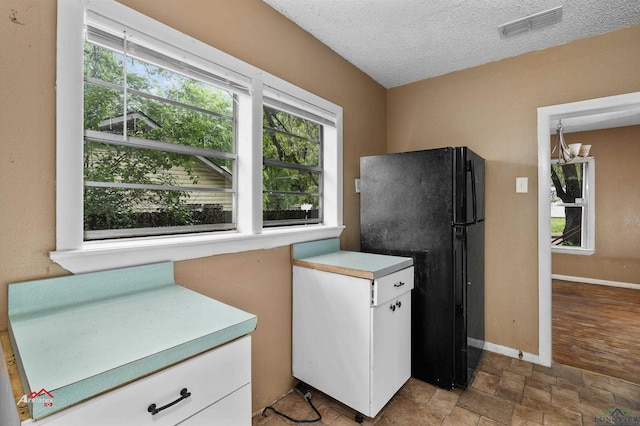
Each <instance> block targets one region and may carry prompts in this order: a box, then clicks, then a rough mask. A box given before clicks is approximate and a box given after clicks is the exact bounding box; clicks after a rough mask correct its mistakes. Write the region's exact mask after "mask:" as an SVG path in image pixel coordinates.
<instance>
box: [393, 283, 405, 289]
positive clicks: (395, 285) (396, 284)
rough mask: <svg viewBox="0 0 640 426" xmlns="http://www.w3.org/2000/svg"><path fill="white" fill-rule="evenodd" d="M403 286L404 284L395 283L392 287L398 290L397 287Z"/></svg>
mask: <svg viewBox="0 0 640 426" xmlns="http://www.w3.org/2000/svg"><path fill="white" fill-rule="evenodd" d="M403 285H404V283H403V282H402V281H400V282H397V283H395V284H394V285H393V286H394V287H396V288H398V287H402V286H403Z"/></svg>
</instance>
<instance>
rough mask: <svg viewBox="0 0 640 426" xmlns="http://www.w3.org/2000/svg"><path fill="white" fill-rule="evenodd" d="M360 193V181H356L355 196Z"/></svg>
mask: <svg viewBox="0 0 640 426" xmlns="http://www.w3.org/2000/svg"><path fill="white" fill-rule="evenodd" d="M359 193H360V179H356V194H359Z"/></svg>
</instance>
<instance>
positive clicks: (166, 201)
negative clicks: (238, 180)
mask: <svg viewBox="0 0 640 426" xmlns="http://www.w3.org/2000/svg"><path fill="white" fill-rule="evenodd" d="M213 197H215V198H213ZM231 203H232V194H230V193H206V192H200V191H165V190H149V189H123V188H95V187H85V206H84V210H85V211H84V230H85V232H86V231H103V230H122V229H135V228H155V227H170V226H196V225H207V224H231V223H232V222H233V218H232V213H231V211H230V209H227V208H225V206H226V205H229V204H231ZM182 232H193V231H192V230H190V229H184V230H183V231H182ZM153 234H155V233H154V232H153V231H148V232H140V233H136V234H132V235H153Z"/></svg>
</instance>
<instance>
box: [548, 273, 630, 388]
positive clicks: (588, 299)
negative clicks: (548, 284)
mask: <svg viewBox="0 0 640 426" xmlns="http://www.w3.org/2000/svg"><path fill="white" fill-rule="evenodd" d="M552 303H553V321H552V325H553V330H552V338H553V341H552V345H553V348H552V350H553V361H554V362H556V363H560V364H564V365H568V366H572V367H577V368H581V369H584V370H587V371H591V372H595V373H599V374H604V375H607V376H610V377H615V378H618V379H622V380H626V381H629V382H631V383H636V384H640V290H634V289H627V288H618V287H607V286H601V285H593V284H580V283H574V282H566V281H556V280H554V281H553V300H552Z"/></svg>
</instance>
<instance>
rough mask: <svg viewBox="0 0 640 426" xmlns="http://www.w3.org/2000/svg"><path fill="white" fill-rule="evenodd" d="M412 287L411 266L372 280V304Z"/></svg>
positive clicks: (379, 302) (381, 301)
mask: <svg viewBox="0 0 640 426" xmlns="http://www.w3.org/2000/svg"><path fill="white" fill-rule="evenodd" d="M412 289H413V266H412V267H410V268H405V269H402V270H400V271H398V272H394V273H393V274H389V275H385V276H384V277H380V278H378V279H376V280H374V281H373V306H378V305H379V304H381V303H384V302H386V301H388V300H390V299H393V298H395V297H398V296H400V295H402V294H404V293H406V292H408V291H410V290H412Z"/></svg>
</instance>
